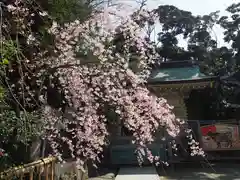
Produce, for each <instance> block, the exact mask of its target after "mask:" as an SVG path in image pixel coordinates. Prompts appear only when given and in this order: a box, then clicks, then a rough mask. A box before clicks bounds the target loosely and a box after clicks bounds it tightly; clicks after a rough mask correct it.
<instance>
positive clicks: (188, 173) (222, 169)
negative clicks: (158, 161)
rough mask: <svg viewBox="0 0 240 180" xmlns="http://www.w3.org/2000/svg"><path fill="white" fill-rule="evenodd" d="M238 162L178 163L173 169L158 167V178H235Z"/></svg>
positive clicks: (239, 175)
mask: <svg viewBox="0 0 240 180" xmlns="http://www.w3.org/2000/svg"><path fill="white" fill-rule="evenodd" d="M239 166H240V164H233V163H224V164H212V165H210V164H208V163H206V164H200V163H198V164H180V165H178V166H177V167H176V168H175V169H174V170H173V169H171V168H168V169H165V170H164V169H162V168H159V169H158V172H159V174H160V180H164V179H165V180H187V179H189V180H200V179H201V180H213V179H214V180H236V179H240V168H239Z"/></svg>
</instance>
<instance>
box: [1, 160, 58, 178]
mask: <svg viewBox="0 0 240 180" xmlns="http://www.w3.org/2000/svg"><path fill="white" fill-rule="evenodd" d="M55 163H56V158H54V157H49V158H45V159H42V160H38V161H35V162H32V163H29V164H25V165H23V166H18V167H14V168H10V169H8V170H6V171H4V172H1V173H0V179H1V180H35V179H36V180H54V179H55Z"/></svg>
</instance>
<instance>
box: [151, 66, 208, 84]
mask: <svg viewBox="0 0 240 180" xmlns="http://www.w3.org/2000/svg"><path fill="white" fill-rule="evenodd" d="M205 78H209V76H206V75H204V74H203V73H201V72H200V70H199V67H198V66H192V67H179V68H159V69H154V70H153V71H152V73H151V76H150V79H149V81H150V82H163V81H184V80H200V79H205Z"/></svg>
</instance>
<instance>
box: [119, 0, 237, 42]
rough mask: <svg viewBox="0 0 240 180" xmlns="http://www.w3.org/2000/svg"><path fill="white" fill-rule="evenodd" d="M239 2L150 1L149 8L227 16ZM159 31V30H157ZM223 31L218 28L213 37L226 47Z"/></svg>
mask: <svg viewBox="0 0 240 180" xmlns="http://www.w3.org/2000/svg"><path fill="white" fill-rule="evenodd" d="M122 2H126V3H129V4H131V6H136V4H137V3H136V0H122ZM238 2H239V0H148V2H147V7H148V9H154V8H156V7H158V6H159V5H166V4H170V5H174V6H176V7H178V8H179V9H183V10H187V11H191V12H192V13H193V14H194V15H204V14H209V13H211V12H214V11H217V10H220V15H226V14H227V12H226V11H225V9H226V8H227V7H228V6H229V5H231V4H233V3H238ZM156 31H158V28H157V29H156ZM222 32H223V30H222V29H221V28H220V27H218V26H216V27H214V28H213V30H212V35H213V37H216V38H217V39H216V38H215V39H216V40H217V42H218V45H219V46H221V45H224V44H225V43H224V41H223V34H222ZM180 44H181V45H182V46H185V45H184V44H185V43H184V41H182V40H180Z"/></svg>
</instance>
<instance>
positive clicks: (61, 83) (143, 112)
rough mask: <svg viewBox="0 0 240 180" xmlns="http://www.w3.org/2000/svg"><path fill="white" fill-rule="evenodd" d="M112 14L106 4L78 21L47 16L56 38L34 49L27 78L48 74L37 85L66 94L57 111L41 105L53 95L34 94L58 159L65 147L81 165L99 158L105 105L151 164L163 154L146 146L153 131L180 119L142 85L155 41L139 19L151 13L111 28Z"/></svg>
mask: <svg viewBox="0 0 240 180" xmlns="http://www.w3.org/2000/svg"><path fill="white" fill-rule="evenodd" d="M18 1H19V0H18ZM16 7H18V8H19V6H18V5H15V6H10V5H9V6H8V9H9V11H10V12H14V11H15V10H16ZM29 14H30V13H29ZM29 14H28V15H29ZM112 14H113V13H112V12H111V10H106V9H105V11H104V12H93V14H92V16H91V17H90V18H89V19H88V20H87V21H85V22H84V23H80V21H78V20H76V21H74V22H71V23H66V24H64V25H63V26H60V25H59V24H58V23H57V22H52V26H51V27H50V28H49V29H48V33H49V34H51V35H52V36H53V37H54V51H53V52H52V53H49V52H48V51H44V52H43V51H40V52H36V53H34V57H33V58H32V59H31V60H27V62H28V66H27V67H29V69H30V70H31V73H29V71H30V70H29V69H28V71H27V72H26V74H25V75H26V78H29V76H31V78H30V79H31V80H35V81H36V84H37V85H39V86H37V87H41V86H40V85H41V84H44V82H45V81H44V80H43V79H44V78H43V77H45V76H46V74H47V77H48V82H49V84H48V85H49V87H42V89H43V90H46V89H48V88H56V89H58V90H59V91H60V92H61V93H62V94H63V95H64V97H63V98H62V99H61V101H62V103H63V104H64V105H65V106H64V107H60V108H59V109H56V108H53V107H51V106H50V105H49V104H48V103H46V102H48V99H50V98H51V97H49V95H48V94H47V93H44V92H46V91H40V92H39V93H38V95H41V96H39V99H42V100H40V101H41V102H42V104H41V106H42V107H41V109H42V122H43V123H44V132H43V134H44V136H45V138H46V139H47V140H48V142H49V144H50V146H51V148H52V151H53V155H55V156H57V157H58V158H59V159H60V160H64V159H63V158H64V157H63V154H64V151H67V152H68V154H69V155H71V157H72V158H75V159H76V160H77V162H78V163H79V165H83V164H84V163H85V162H86V161H88V160H91V161H93V162H96V161H99V155H100V154H101V153H102V151H103V147H104V146H105V145H106V144H107V137H108V136H109V133H108V131H107V123H106V122H107V121H108V120H109V119H108V118H107V116H106V114H107V111H108V110H109V109H108V108H111V109H112V110H114V111H115V113H116V114H117V115H118V118H119V119H120V120H121V121H122V122H123V124H124V126H125V127H126V128H128V129H129V130H130V131H131V132H133V136H134V138H135V140H134V143H135V144H136V145H137V147H138V149H143V150H144V151H145V152H146V153H144V155H145V156H146V157H147V158H148V160H149V161H150V162H156V161H159V160H161V157H154V156H153V155H152V154H151V151H150V150H149V149H148V146H147V145H148V144H150V143H152V142H153V141H154V138H155V137H154V134H155V132H156V131H157V130H158V129H159V128H160V127H164V129H165V130H166V131H167V132H168V134H169V135H171V136H173V137H176V136H177V135H178V134H179V132H180V129H181V128H180V127H181V123H180V121H179V120H178V119H177V118H176V117H175V115H174V114H173V112H172V107H171V106H170V105H168V104H167V101H166V100H165V99H163V98H159V97H156V96H155V95H154V94H152V93H151V92H149V90H148V89H147V87H146V86H145V83H146V79H147V78H148V76H149V73H150V65H151V64H152V63H153V62H154V60H155V59H156V58H157V56H156V53H155V49H154V45H153V44H152V43H151V42H150V41H149V39H147V38H144V37H143V31H142V29H143V24H142V22H141V23H139V20H141V19H142V18H143V19H148V20H149V19H150V20H152V18H151V17H147V16H148V15H151V14H149V13H146V11H145V10H141V11H137V12H135V13H134V15H133V16H129V17H124V18H120V19H119V21H120V22H119V23H118V24H117V26H116V27H113V26H112V24H111V20H112V19H111V18H109V17H110V16H111V15H112ZM12 15H14V13H12ZM40 15H41V16H47V13H44V15H43V13H42V12H41V13H40ZM24 17H25V15H24ZM100 17H101V18H100ZM103 21H104V23H103ZM21 22H22V21H21ZM23 29H24V28H23ZM36 39H37V38H36V37H34V34H32V33H29V34H28V41H27V42H28V44H33V45H36V44H38V42H37V41H36ZM56 79H57V81H54V80H56ZM20 82H21V83H23V84H24V82H22V81H20ZM56 82H57V83H56ZM21 87H22V86H21ZM26 89H27V90H28V91H30V89H29V88H26ZM39 89H41V88H39ZM43 102H45V103H43ZM106 107H107V108H106ZM194 146H195V145H194ZM65 147H67V149H66V148H65ZM139 159H140V163H142V161H143V160H141V158H139Z"/></svg>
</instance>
